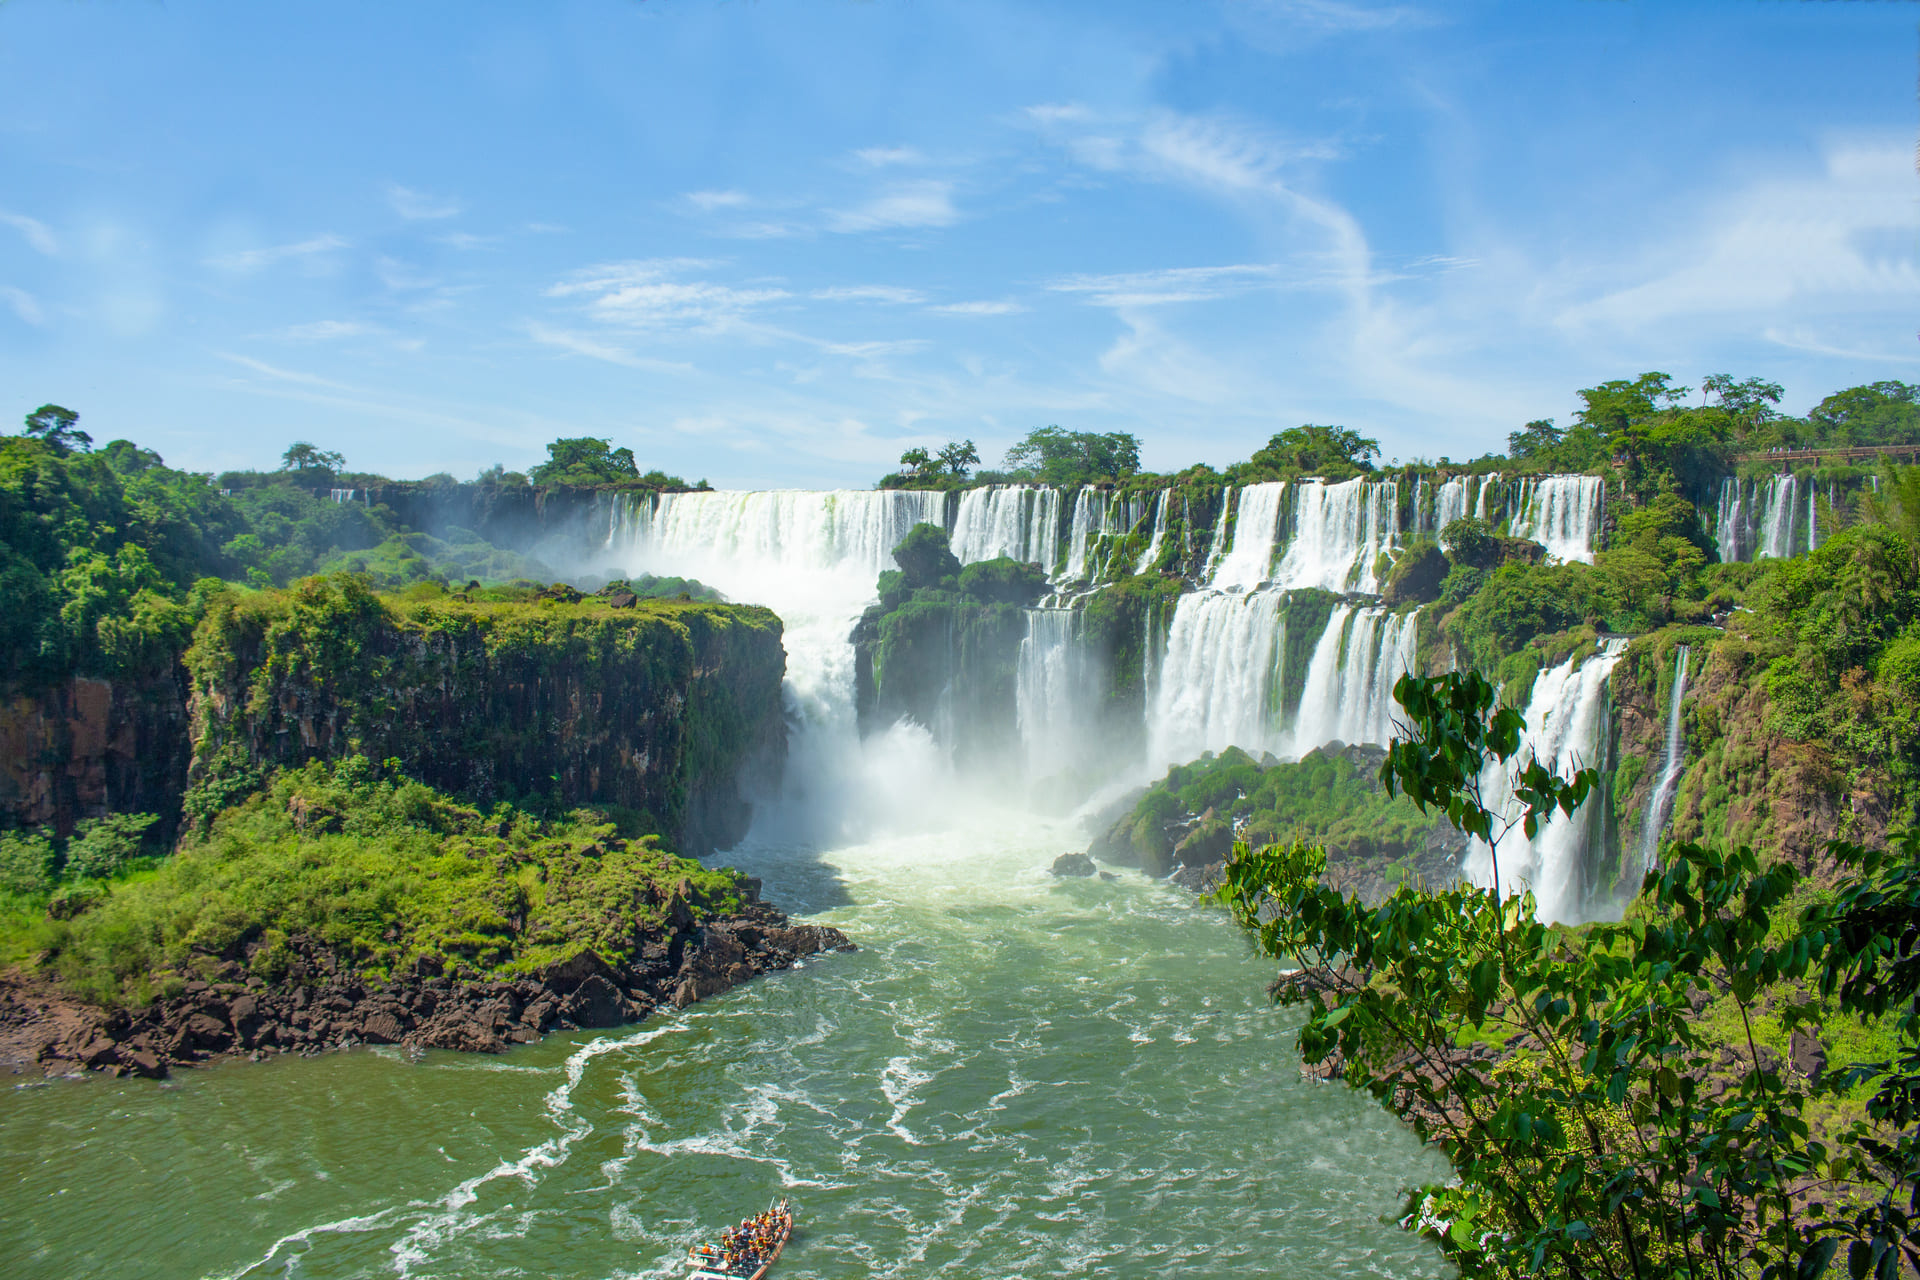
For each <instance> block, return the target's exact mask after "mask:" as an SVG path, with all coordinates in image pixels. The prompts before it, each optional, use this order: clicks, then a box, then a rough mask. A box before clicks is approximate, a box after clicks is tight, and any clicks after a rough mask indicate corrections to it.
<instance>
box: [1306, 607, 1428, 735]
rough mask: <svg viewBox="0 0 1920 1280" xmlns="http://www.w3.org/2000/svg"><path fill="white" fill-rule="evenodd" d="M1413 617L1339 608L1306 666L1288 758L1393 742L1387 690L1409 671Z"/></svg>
mask: <svg viewBox="0 0 1920 1280" xmlns="http://www.w3.org/2000/svg"><path fill="white" fill-rule="evenodd" d="M1414 637H1415V631H1414V615H1413V614H1412V613H1403V614H1399V615H1395V614H1391V613H1389V612H1388V611H1387V610H1385V609H1383V608H1379V607H1377V606H1374V607H1368V608H1364V609H1357V610H1356V609H1354V608H1353V607H1351V606H1348V605H1342V606H1340V607H1338V608H1336V609H1335V610H1334V611H1333V616H1332V617H1330V618H1328V619H1327V626H1326V630H1325V631H1323V632H1321V635H1320V639H1319V641H1318V643H1316V644H1315V645H1314V648H1313V656H1312V657H1311V658H1310V659H1308V661H1307V678H1306V685H1305V688H1304V690H1303V691H1302V693H1301V697H1300V710H1299V712H1298V714H1297V715H1296V716H1295V717H1294V723H1293V732H1292V734H1291V735H1290V737H1289V740H1288V741H1289V745H1288V753H1289V754H1291V755H1295V756H1302V755H1305V754H1306V753H1307V752H1309V751H1311V750H1313V749H1314V748H1315V747H1318V746H1322V745H1324V744H1326V743H1329V742H1345V743H1355V742H1371V743H1376V744H1379V745H1385V744H1386V743H1387V742H1388V741H1389V740H1390V739H1391V738H1392V737H1393V714H1394V706H1395V703H1394V701H1393V686H1394V684H1395V682H1397V681H1398V680H1399V679H1400V677H1401V676H1402V675H1405V674H1406V673H1407V672H1408V671H1410V670H1412V669H1413V657H1414V653H1413V646H1414Z"/></svg>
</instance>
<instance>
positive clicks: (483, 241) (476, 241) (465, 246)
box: [434, 231, 500, 252]
mask: <svg viewBox="0 0 1920 1280" xmlns="http://www.w3.org/2000/svg"><path fill="white" fill-rule="evenodd" d="M434 239H435V240H437V241H439V242H440V243H441V244H444V245H446V246H447V247H448V248H449V249H460V250H463V251H467V252H471V251H472V250H475V249H492V248H495V247H496V246H498V245H499V243H500V237H499V236H476V235H474V234H472V233H471V232H467V231H449V232H448V233H447V234H446V235H443V236H435V237H434Z"/></svg>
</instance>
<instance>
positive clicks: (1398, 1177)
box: [0, 813, 1446, 1280]
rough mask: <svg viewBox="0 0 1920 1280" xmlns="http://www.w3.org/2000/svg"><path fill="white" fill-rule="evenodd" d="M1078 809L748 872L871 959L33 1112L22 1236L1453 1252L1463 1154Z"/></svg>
mask: <svg viewBox="0 0 1920 1280" xmlns="http://www.w3.org/2000/svg"><path fill="white" fill-rule="evenodd" d="M1083 844H1084V840H1083V838H1082V837H1081V836H1080V835H1079V834H1078V833H1077V832H1076V831H1075V830H1073V829H1072V828H1070V827H1068V826H1066V825H1064V824H1050V823H1047V822H1041V821H1036V820H1034V819H1032V818H1030V817H1026V816H1024V815H1017V814H992V813H987V814H984V815H976V818H975V821H974V822H973V823H972V825H971V826H970V828H969V829H962V830H953V829H949V830H945V831H940V832H931V833H923V834H918V835H904V836H894V837H890V838H886V839H880V840H874V841H870V842H867V843H862V844H852V845H846V846H843V847H839V848H834V849H831V850H829V851H826V852H824V853H823V852H820V851H817V850H815V849H811V848H806V847H798V846H787V847H783V846H780V845H777V844H774V843H770V842H761V843H757V844H754V845H752V846H750V847H745V848H742V849H740V850H737V851H735V854H734V855H732V861H734V862H735V863H736V864H738V865H740V866H741V867H743V868H745V869H747V870H749V871H751V872H752V873H754V874H757V875H761V876H763V877H765V878H766V881H767V893H768V895H769V896H770V897H772V898H773V899H774V900H776V901H779V902H782V903H784V904H786V905H788V906H789V907H790V908H792V909H793V910H794V911H795V913H796V914H797V915H802V916H804V917H805V918H807V919H812V920H818V921H821V922H824V923H830V924H834V925H838V926H839V927H840V928H842V929H844V930H846V932H847V933H848V934H849V936H851V937H853V938H855V939H857V940H858V942H859V943H860V946H861V950H860V951H858V952H856V953H850V954H841V955H832V956H827V957H821V958H818V959H815V960H813V961H810V962H808V963H807V964H806V965H805V966H804V967H802V968H800V969H798V970H795V971H793V972H790V973H784V974H779V975H776V976H772V977H768V978H763V979H760V980H758V981H755V982H752V983H749V984H747V985H746V986H744V987H741V988H738V989H736V990H734V991H732V992H729V993H727V994H725V995H723V996H720V997H717V998H715V999H713V1000H710V1001H707V1002H705V1003H703V1004H699V1005H695V1006H693V1007H692V1008H690V1009H688V1010H685V1011H684V1012H681V1013H677V1014H669V1015H666V1016H662V1017H657V1018H654V1019H652V1020H649V1021H648V1022H645V1023H642V1024H640V1025H638V1026H634V1027H628V1028H622V1029H619V1030H615V1031H606V1032H586V1033H578V1034H571V1035H563V1036H552V1037H549V1038H548V1039H546V1040H545V1041H543V1042H541V1043H539V1044H534V1045H529V1046H525V1047H522V1048H519V1049H515V1050H514V1051H512V1052H511V1053H509V1054H506V1055H504V1056H501V1057H497V1058H495V1057H481V1056H468V1055H461V1054H455V1053H446V1052H430V1053H428V1054H426V1055H425V1056H424V1057H421V1058H418V1059H417V1060H410V1059H409V1058H408V1057H407V1056H405V1055H404V1054H402V1053H401V1052H399V1051H398V1050H388V1049H359V1050H353V1051H350V1052H346V1053H334V1054H328V1055H325V1056H322V1057H319V1058H312V1059H299V1058H283V1059H277V1060H272V1061H268V1062H264V1063H259V1064H254V1063H245V1062H239V1063H231V1064H228V1065H225V1066H221V1067H218V1068H214V1069H210V1070H204V1071H189V1072H182V1073H180V1074H179V1075H178V1077H176V1078H175V1079H174V1080H170V1081H166V1082H162V1083H155V1082H151V1081H138V1080H124V1081H116V1080H108V1079H102V1078H93V1079H85V1080H57V1081H51V1082H44V1083H43V1082H38V1081H35V1082H33V1083H30V1084H29V1083H20V1084H16V1085H15V1086H14V1087H13V1088H12V1089H11V1090H10V1094H9V1096H8V1097H7V1098H6V1099H5V1101H4V1103H0V1179H4V1185H5V1186H6V1187H7V1192H6V1202H5V1203H6V1207H5V1212H4V1215H3V1217H4V1220H3V1221H0V1258H4V1259H5V1266H4V1270H5V1272H6V1274H8V1275H9V1276H12V1277H14V1280H40V1278H42V1277H44V1278H46V1280H55V1278H60V1280H74V1278H78V1277H91V1276H100V1277H115V1278H116V1280H133V1278H135V1277H148V1276H151V1277H203V1276H205V1277H212V1276H218V1277H243V1276H244V1277H254V1278H258V1277H268V1276H276V1277H278V1276H284V1277H299V1278H301V1280H334V1278H337V1277H349V1276H410V1277H449V1278H451V1277H474V1278H478V1277H520V1276H541V1277H583V1278H584V1277H595V1278H601V1277H641V1276H668V1275H674V1274H678V1273H679V1270H680V1268H679V1266H678V1264H679V1260H680V1259H681V1257H682V1256H683V1254H684V1250H685V1247H686V1246H687V1245H688V1244H689V1243H691V1242H693V1241H694V1240H695V1239H696V1238H698V1237H699V1236H700V1234H701V1233H702V1231H703V1230H711V1229H712V1228H714V1227H716V1226H718V1225H720V1224H721V1223H723V1222H724V1221H726V1220H728V1219H729V1218H730V1217H737V1216H739V1215H741V1214H743V1213H745V1212H747V1211H749V1210H751V1209H753V1208H755V1207H757V1206H759V1205H761V1204H763V1203H765V1201H766V1200H767V1199H768V1198H769V1197H771V1196H774V1195H776V1194H781V1193H785V1194H788V1195H791V1196H793V1197H794V1198H795V1199H796V1201H797V1202H798V1204H799V1206H800V1230H799V1232H798V1233H797V1235H796V1238H795V1240H794V1243H793V1244H792V1245H791V1247H790V1248H789V1250H788V1253H787V1256H786V1257H785V1258H784V1259H783V1260H782V1262H781V1263H780V1265H779V1267H778V1268H777V1276H778V1277H779V1280H810V1278H819V1280H829V1278H833V1280H838V1278H840V1277H867V1276H873V1277H892V1276H899V1277H909V1276H911V1277H932V1276H949V1277H1003V1276H1034V1277H1038V1276H1079V1275H1100V1276H1142V1277H1145V1276H1246V1275H1276V1276H1314V1277H1333V1276H1361V1275H1369V1276H1372V1275H1381V1276H1409V1277H1410V1276H1434V1275H1441V1274H1444V1269H1443V1265H1442V1264H1441V1262H1440V1260H1439V1258H1438V1254H1437V1251H1435V1250H1434V1249H1433V1248H1432V1247H1431V1246H1429V1245H1427V1244H1425V1243H1423V1242H1421V1241H1419V1240H1417V1239H1415V1238H1414V1237H1412V1236H1410V1235H1408V1234H1406V1233H1404V1232H1402V1231H1401V1230H1399V1229H1398V1228H1397V1227H1395V1226H1393V1225H1391V1223H1390V1221H1387V1219H1391V1218H1392V1217H1393V1216H1394V1215H1395V1214H1396V1213H1397V1212H1398V1210H1399V1208H1400V1205H1401V1202H1402V1192H1403V1188H1405V1187H1407V1186H1409V1185H1412V1184H1414V1183H1418V1182H1423V1181H1429V1180H1437V1179H1441V1178H1444V1177H1445V1176H1446V1168H1445V1164H1444V1162H1443V1161H1442V1160H1441V1159H1440V1158H1439V1157H1438V1156H1437V1155H1436V1154H1435V1153H1433V1152H1431V1151H1429V1150H1425V1149H1423V1148H1422V1147H1421V1146H1420V1145H1419V1143H1418V1142H1417V1141H1416V1140H1415V1139H1414V1137H1413V1135H1412V1134H1411V1133H1410V1132H1409V1131H1408V1130H1407V1129H1406V1128H1405V1127H1404V1126H1403V1125H1402V1124H1400V1123H1399V1122H1398V1121H1397V1120H1395V1119H1393V1118H1392V1117H1391V1116H1389V1115H1388V1114H1387V1113H1386V1112H1384V1111H1383V1110H1381V1109H1380V1108H1379V1107H1378V1106H1377V1105H1375V1104H1374V1103H1373V1102H1372V1100H1371V1099H1369V1098H1367V1097H1365V1096H1363V1095H1358V1094H1355V1093H1354V1092H1352V1091H1350V1090H1348V1089H1346V1088H1344V1087H1343V1086H1340V1085H1327V1084H1317V1083H1313V1082H1310V1081H1306V1080H1303V1079H1301V1077H1300V1074H1299V1064H1298V1058H1297V1056H1296V1055H1295V1053H1294V1051H1293V1048H1292V1029H1293V1027H1294V1025H1295V1018H1294V1015H1293V1014H1292V1013H1291V1012H1290V1011H1285V1010H1276V1009H1274V1008H1273V1007H1271V1006H1270V1005H1269V1004H1268V1002H1267V1000H1266V998H1265V995H1264V985H1265V983H1266V981H1267V980H1268V978H1269V977H1270V976H1271V972H1272V968H1271V965H1270V964H1268V963H1265V962H1262V961H1261V960H1259V959H1258V958H1257V957H1255V956H1253V955H1251V954H1250V953H1249V950H1248V948H1247V945H1246V942H1245V940H1244V939H1243V938H1242V937H1241V935H1240V934H1239V933H1238V932H1237V931H1236V930H1235V929H1234V928H1233V927H1232V926H1231V925H1230V924H1228V923H1227V922H1226V921H1225V920H1224V919H1223V918H1222V917H1221V916H1220V915H1219V914H1218V913H1217V912H1215V911H1214V910H1212V909H1210V908H1205V907H1200V906H1196V905H1195V903H1194V901H1193V899H1192V898H1191V897H1190V896H1189V895H1186V894H1184V893H1183V892H1181V891H1180V890H1178V889H1175V888H1173V887H1170V886H1167V885H1164V884H1159V883H1155V882H1151V881H1149V880H1147V879H1145V878H1144V877H1140V876H1137V875H1123V876H1121V877H1120V878H1119V879H1117V880H1114V881H1102V880H1097V879H1095V880H1058V879H1055V878H1054V877H1053V876H1052V875H1051V874H1049V873H1048V871H1047V870H1046V868H1047V865H1048V864H1049V863H1050V862H1051V860H1052V858H1053V857H1054V856H1055V855H1057V854H1058V853H1059V852H1061V851H1063V850H1065V849H1067V848H1071V847H1078V846H1082V845H1083Z"/></svg>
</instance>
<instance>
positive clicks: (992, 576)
mask: <svg viewBox="0 0 1920 1280" xmlns="http://www.w3.org/2000/svg"><path fill="white" fill-rule="evenodd" d="M893 559H894V563H896V564H898V565H899V566H900V567H899V568H898V569H889V570H886V571H885V572H883V573H882V574H881V575H880V581H879V584H878V585H879V595H880V602H879V603H878V604H876V605H874V606H873V607H872V608H870V609H868V610H867V612H866V613H865V615H863V616H862V618H861V619H860V623H859V625H858V626H857V627H856V628H855V630H854V635H853V639H854V657H855V676H856V686H857V689H856V694H857V706H858V710H859V715H860V720H861V723H862V724H863V725H865V726H868V727H872V726H875V725H882V724H891V723H893V722H894V721H896V720H898V719H900V718H901V717H903V716H904V717H907V718H909V719H912V720H914V721H915V722H917V723H919V724H923V725H930V724H934V723H937V722H939V721H941V720H945V721H946V722H949V723H951V724H952V726H953V732H954V743H955V745H956V747H957V748H958V749H959V751H960V752H961V754H962V756H964V757H969V758H977V757H978V756H979V755H981V754H984V753H986V752H988V751H990V750H993V749H997V748H1003V747H1005V746H1007V745H1009V744H1010V743H1011V741H1012V737H1013V733H1014V728H1015V726H1014V722H1013V709H1014V683H1015V675H1016V673H1017V670H1018V664H1019V655H1020V642H1021V640H1022V638H1024V636H1025V635H1026V614H1025V610H1026V608H1027V607H1028V606H1030V605H1032V604H1034V603H1035V602H1037V601H1038V600H1039V599H1040V597H1041V596H1043V595H1044V594H1046V591H1047V578H1046V575H1045V574H1044V573H1042V572H1041V570H1040V566H1039V565H1037V564H1022V563H1020V562H1018V561H1015V560H1010V559H1007V558H1006V557H1001V558H999V559H995V560H983V561H978V562H976V563H974V564H970V565H966V566H964V567H962V565H961V564H960V561H959V560H958V559H957V558H955V556H954V554H953V551H952V549H951V548H950V547H949V546H948V545H947V534H946V530H944V529H942V528H941V527H940V526H938V525H932V524H917V525H915V526H914V527H913V528H912V529H911V530H909V531H908V532H907V536H906V537H905V538H903V539H901V541H900V545H899V546H897V547H895V548H894V549H893Z"/></svg>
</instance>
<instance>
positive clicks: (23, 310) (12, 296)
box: [0, 285, 46, 325]
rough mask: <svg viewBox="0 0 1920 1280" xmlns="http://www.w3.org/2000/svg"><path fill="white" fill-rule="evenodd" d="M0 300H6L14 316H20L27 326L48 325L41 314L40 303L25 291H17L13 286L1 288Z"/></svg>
mask: <svg viewBox="0 0 1920 1280" xmlns="http://www.w3.org/2000/svg"><path fill="white" fill-rule="evenodd" d="M0 298H5V299H6V300H7V306H9V307H10V308H12V309H13V314H15V315H16V316H19V317H20V319H21V320H23V321H25V322H26V323H27V324H31V325H41V324H45V323H46V318H45V317H44V316H43V315H42V314H41V312H40V303H39V302H38V301H36V300H35V298H34V296H33V295H32V294H30V293H28V292H27V291H26V290H25V289H17V288H15V287H14V286H12V285H6V286H4V287H0Z"/></svg>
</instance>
